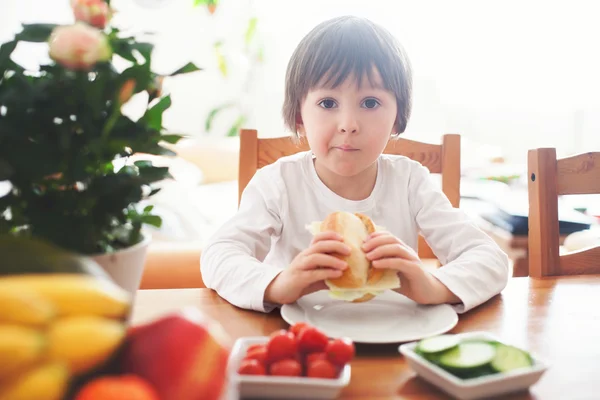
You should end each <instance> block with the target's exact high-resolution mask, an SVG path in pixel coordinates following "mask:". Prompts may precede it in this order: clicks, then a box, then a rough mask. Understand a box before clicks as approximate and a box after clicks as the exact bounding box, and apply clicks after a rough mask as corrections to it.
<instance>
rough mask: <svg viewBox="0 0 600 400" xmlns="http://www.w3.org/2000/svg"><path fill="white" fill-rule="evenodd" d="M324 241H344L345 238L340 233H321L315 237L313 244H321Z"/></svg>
mask: <svg viewBox="0 0 600 400" xmlns="http://www.w3.org/2000/svg"><path fill="white" fill-rule="evenodd" d="M322 240H338V241H341V240H344V238H343V237H342V235H340V234H339V233H337V232H334V231H326V232H319V233H317V234H316V235H315V236H313V239H312V242H311V244H314V243H317V242H320V241H322Z"/></svg>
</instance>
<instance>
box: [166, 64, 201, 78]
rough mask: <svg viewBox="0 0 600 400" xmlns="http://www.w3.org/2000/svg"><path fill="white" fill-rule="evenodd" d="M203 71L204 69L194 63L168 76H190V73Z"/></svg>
mask: <svg viewBox="0 0 600 400" xmlns="http://www.w3.org/2000/svg"><path fill="white" fill-rule="evenodd" d="M196 71H202V68H199V67H197V66H196V65H195V64H194V63H192V62H189V63H187V64H185V65H184V66H183V67H181V68H179V69H178V70H177V71H175V72H172V73H171V74H169V75H168V76H175V75H180V74H188V73H190V72H196Z"/></svg>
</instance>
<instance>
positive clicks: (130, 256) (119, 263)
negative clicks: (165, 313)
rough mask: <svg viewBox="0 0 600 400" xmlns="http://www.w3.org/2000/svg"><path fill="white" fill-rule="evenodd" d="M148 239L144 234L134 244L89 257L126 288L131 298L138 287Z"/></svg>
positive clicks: (149, 238)
mask: <svg viewBox="0 0 600 400" xmlns="http://www.w3.org/2000/svg"><path fill="white" fill-rule="evenodd" d="M150 241H151V237H150V235H149V234H144V240H142V241H141V242H140V243H138V244H136V245H134V246H131V247H128V248H126V249H122V250H118V251H116V252H114V253H107V254H98V255H93V256H90V258H91V259H92V260H94V261H96V262H97V263H98V264H99V265H100V266H101V267H102V268H103V269H104V270H105V271H106V272H107V273H108V274H109V275H110V277H111V278H112V279H113V281H115V283H116V284H118V285H119V286H121V287H122V288H124V289H125V290H127V291H128V292H129V293H130V294H131V299H132V300H133V299H134V298H135V294H136V292H137V290H138V289H139V287H140V282H141V280H142V274H143V272H144V265H145V263H146V255H147V253H148V245H149V244H150Z"/></svg>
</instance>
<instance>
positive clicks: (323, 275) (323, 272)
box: [309, 269, 342, 288]
mask: <svg viewBox="0 0 600 400" xmlns="http://www.w3.org/2000/svg"><path fill="white" fill-rule="evenodd" d="M309 273H310V278H309V279H310V281H311V282H319V281H324V280H326V279H333V278H339V277H340V276H342V271H338V270H335V269H314V270H312V271H310V272H309ZM326 288H327V286H326Z"/></svg>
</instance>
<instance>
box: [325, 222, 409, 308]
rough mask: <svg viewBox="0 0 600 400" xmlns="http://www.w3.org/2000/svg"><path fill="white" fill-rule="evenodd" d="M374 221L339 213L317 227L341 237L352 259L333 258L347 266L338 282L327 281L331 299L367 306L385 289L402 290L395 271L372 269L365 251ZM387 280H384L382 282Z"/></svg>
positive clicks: (342, 256) (373, 229)
mask: <svg viewBox="0 0 600 400" xmlns="http://www.w3.org/2000/svg"><path fill="white" fill-rule="evenodd" d="M375 230H376V227H375V224H374V223H373V221H372V220H371V219H370V218H369V217H368V216H366V215H364V214H359V213H356V214H353V213H349V212H345V211H336V212H333V213H331V214H329V215H328V216H327V217H326V218H325V219H324V220H323V221H322V222H321V223H320V224H319V226H318V229H314V228H313V234H314V233H317V232H326V231H334V232H337V233H339V234H340V235H341V236H342V237H343V240H344V243H345V244H346V245H347V246H348V247H350V254H349V255H341V254H334V256H335V257H337V258H340V259H342V260H344V261H346V263H347V264H348V268H347V269H346V270H344V272H343V274H342V276H340V277H339V278H334V279H329V280H326V281H325V283H326V284H327V286H328V287H329V289H330V294H332V297H336V298H340V299H344V300H347V301H352V302H356V303H358V302H364V301H368V300H371V299H373V298H374V297H375V296H376V295H377V294H380V293H382V291H383V290H385V289H393V288H396V287H399V286H400V281H399V280H398V277H397V275H396V273H395V271H385V270H381V269H375V268H372V266H371V262H370V261H369V260H368V259H367V257H366V254H365V253H364V252H363V250H362V245H363V244H364V242H365V240H366V239H367V237H368V236H369V235H370V234H371V233H373V232H375ZM384 277H385V279H383V278H384Z"/></svg>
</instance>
